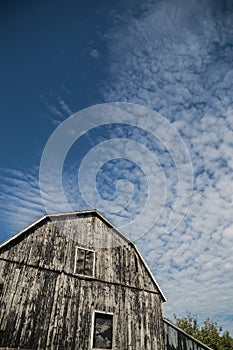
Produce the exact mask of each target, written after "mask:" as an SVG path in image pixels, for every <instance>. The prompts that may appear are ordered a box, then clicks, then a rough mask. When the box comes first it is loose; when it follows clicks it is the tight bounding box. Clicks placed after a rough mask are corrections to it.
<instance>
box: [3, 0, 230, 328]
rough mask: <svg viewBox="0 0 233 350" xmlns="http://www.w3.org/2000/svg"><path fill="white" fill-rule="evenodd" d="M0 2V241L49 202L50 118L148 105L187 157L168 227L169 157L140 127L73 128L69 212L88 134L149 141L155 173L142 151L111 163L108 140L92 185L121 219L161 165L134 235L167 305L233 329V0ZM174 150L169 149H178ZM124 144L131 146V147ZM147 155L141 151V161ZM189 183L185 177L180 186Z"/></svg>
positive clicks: (94, 138)
mask: <svg viewBox="0 0 233 350" xmlns="http://www.w3.org/2000/svg"><path fill="white" fill-rule="evenodd" d="M142 3H143V4H142ZM1 6H2V9H1V11H0V12H1V21H0V29H1V30H0V36H1V43H2V54H1V57H0V63H1V64H0V69H1V87H0V97H1V104H0V113H1V139H0V143H1V164H0V166H1V168H0V171H1V173H0V178H1V182H0V190H1V193H0V216H1V222H0V240H1V241H3V240H4V239H6V238H7V237H9V236H10V235H12V234H13V233H15V232H17V231H19V230H21V229H22V228H23V227H24V226H25V225H27V224H30V223H31V222H32V221H33V220H35V219H37V218H38V217H40V216H41V215H42V214H43V213H44V212H45V208H44V206H43V203H42V201H41V196H40V189H39V167H40V159H41V156H42V152H43V149H44V147H45V145H46V143H47V141H48V139H49V137H50V135H51V133H52V132H53V131H54V130H55V129H56V127H58V125H60V123H62V122H63V121H64V120H66V118H68V117H69V116H70V115H71V114H72V113H76V112H78V111H80V110H81V109H83V108H86V107H89V106H92V105H95V104H100V103H104V102H118V101H120V102H130V103H135V104H139V105H142V106H145V107H150V108H151V109H153V110H154V111H157V112H159V113H160V114H161V115H162V116H164V117H165V118H167V121H168V122H169V123H170V125H171V126H172V127H173V128H175V129H176V130H177V131H178V133H179V134H180V135H181V137H182V138H183V140H184V142H185V144H186V146H187V149H188V151H189V154H190V157H191V163H192V169H193V194H192V199H191V203H190V205H189V210H188V212H187V215H186V216H185V218H184V220H183V221H182V223H181V224H180V225H179V226H178V227H177V228H176V229H175V230H173V231H172V232H170V233H166V230H165V228H166V224H167V223H166V219H167V217H168V216H169V213H168V211H169V210H172V208H173V205H174V200H175V198H176V197H177V182H178V180H179V179H178V177H179V176H178V175H179V174H178V175H177V172H176V171H174V169H175V168H176V164H175V163H176V160H177V159H174V158H173V157H172V156H171V154H170V153H169V152H166V150H165V149H164V145H163V143H162V142H158V139H157V140H156V139H153V137H152V136H151V135H150V134H149V133H147V132H145V131H144V130H142V129H137V128H135V127H131V128H126V127H125V126H122V125H121V124H119V125H115V126H114V127H109V128H108V127H107V126H105V127H100V128H97V129H95V130H94V131H93V132H89V133H87V134H86V135H83V136H82V137H81V138H80V139H79V140H78V142H77V143H76V144H74V146H73V147H72V149H71V150H70V153H69V154H68V156H67V159H66V162H65V163H64V177H63V186H64V191H65V192H66V195H67V198H68V200H69V201H70V202H72V208H73V209H74V210H81V209H85V205H86V204H85V202H84V201H83V200H82V199H80V191H79V189H78V185H77V169H78V167H79V165H80V163H81V161H82V159H83V158H84V157H85V155H86V154H87V155H88V154H89V152H90V150H91V149H93V147H97V146H98V144H100V146H99V148H98V152H99V153H100V154H101V152H102V154H104V152H105V153H106V149H105V148H104V144H105V143H104V142H105V141H107V140H108V139H114V138H117V139H118V140H119V139H121V141H122V142H121V148H120V150H122V152H123V150H125V149H126V148H127V147H128V146H127V145H128V143H127V142H129V141H126V140H125V139H129V140H130V141H131V144H132V142H135V141H137V142H138V143H140V144H142V145H143V147H147V148H148V149H149V151H150V153H151V154H153V156H154V157H156V160H157V163H158V166H157V168H156V170H154V168H153V166H152V164H151V163H148V162H146V161H144V165H145V167H144V168H143V169H141V168H140V167H139V164H140V161H138V163H135V162H130V160H128V159H125V158H124V157H123V158H124V159H122V160H121V161H120V162H117V161H116V159H118V158H119V154H118V153H119V152H116V147H114V146H113V144H112V146H111V147H110V148H109V149H108V157H109V158H108V159H109V160H111V159H112V160H111V161H110V162H108V163H106V164H105V165H104V166H102V167H101V168H100V169H99V172H98V174H96V175H97V180H96V184H97V190H98V191H99V193H101V196H102V198H103V199H104V200H105V201H110V202H109V205H110V204H111V201H114V200H117V203H118V205H120V206H122V207H125V206H126V203H130V205H129V206H128V207H127V208H128V209H127V210H126V211H124V212H120V213H119V215H118V219H119V216H121V215H122V220H123V221H124V222H125V220H126V221H127V220H128V219H129V218H130V217H133V216H136V215H137V213H138V211H139V210H140V208H141V207H142V206H143V205H144V204H145V203H146V200H147V196H146V192H147V187H148V183H149V182H148V181H147V180H146V179H147V177H148V179H149V175H148V174H149V173H150V174H151V172H152V173H153V171H155V172H157V173H156V174H158V176H154V179H155V187H156V186H157V188H159V189H160V188H162V190H161V191H162V192H161V193H162V194H163V190H164V189H165V190H166V200H165V206H164V208H163V209H164V211H163V215H162V218H161V220H160V221H158V222H157V225H156V224H155V225H154V226H153V228H151V229H150V231H149V232H147V233H146V234H145V235H144V236H142V237H141V238H140V239H137V241H136V244H137V246H138V247H139V249H140V250H141V252H142V255H143V256H144V257H145V258H146V261H147V262H148V264H149V266H150V268H151V270H152V272H153V273H154V275H155V277H156V279H157V280H158V282H159V284H160V286H161V288H162V290H163V291H164V293H165V295H166V296H167V298H168V302H167V303H166V304H165V305H164V313H165V315H167V316H168V317H171V316H172V314H173V313H176V314H178V315H179V316H182V315H184V314H185V312H186V311H191V312H193V313H194V314H198V315H200V318H201V319H204V318H207V317H210V318H211V319H213V320H216V321H217V322H218V323H219V324H220V325H223V326H224V327H225V328H227V329H229V330H230V331H231V332H233V312H232V310H233V302H232V291H233V218H232V212H233V206H232V203H233V175H232V169H233V97H232V96H233V63H232V62H233V3H232V1H220V0H219V1H217V0H216V1H213V0H212V1H210V0H209V1H208V0H205V1H194V0H191V1H185V0H175V1H174V0H170V1H169V0H161V1H143V2H142V1H115V2H113V1H102V2H101V4H100V2H95V1H85V4H84V3H83V4H79V2H77V1H73V0H70V1H69V2H65V1H56V2H55V1H49V2H46V1H42V2H40V3H35V2H29V1H26V0H25V1H22V2H20V4H19V3H16V4H15V5H14V6H13V5H10V4H9V5H7V4H5V6H3V5H1ZM155 123H158V120H155ZM145 125H146V120H145ZM168 131H169V130H168ZM165 134H166V130H165ZM157 136H158V135H157ZM160 136H161V139H162V140H163V138H164V137H165V136H166V137H168V138H169V133H168V134H167V135H165V136H164V135H160ZM109 145H110V144H108V146H109ZM171 147H173V149H174V152H175V150H177V147H178V146H177V144H176V143H175V142H174V144H172V145H171ZM127 149H128V148H127ZM117 151H119V149H117ZM130 152H131V154H132V155H133V156H135V155H136V154H138V152H137V150H136V148H135V147H134V149H133V150H132V149H130ZM145 154H146V153H144V151H143V152H142V150H141V151H140V156H141V158H142V159H144V160H145V159H146V158H145ZM133 159H134V158H133ZM137 159H138V158H137ZM93 164H94V163H93ZM160 172H162V173H163V176H162V175H161V173H160ZM184 173H185V171H184ZM164 179H165V180H164ZM89 180H90V179H88V178H87V185H88V186H89V185H90V184H89V182H88V181H89ZM116 180H120V182H118V187H116V183H115V182H114V181H116ZM129 182H130V183H131V185H129ZM189 185H190V179H188V178H185V177H184V180H183V182H182V186H181V188H180V189H181V191H183V192H185V191H190V187H189ZM116 189H117V190H118V191H119V192H118V194H119V193H120V194H121V195H120V196H118V197H117V190H116ZM158 196H159V195H158ZM161 197H162V195H161ZM92 200H93V201H95V197H94V198H92ZM96 202H97V203H98V201H97V198H96ZM161 203H162V202H161ZM161 203H160V202H156V204H157V205H158V208H159V207H160V206H161V205H162V204H161ZM96 209H98V207H97V208H96ZM158 210H159V209H158ZM152 215H153V214H151V213H148V214H147V217H146V218H145V220H150V219H151V216H152ZM108 218H109V219H110V220H112V221H113V223H114V222H115V219H117V218H116V216H115V219H114V215H109V217H108ZM116 222H118V221H117V220H116ZM142 224H143V223H142ZM122 231H123V232H124V233H125V234H128V235H130V234H131V233H130V232H125V231H124V229H123V228H122ZM132 238H133V237H132Z"/></svg>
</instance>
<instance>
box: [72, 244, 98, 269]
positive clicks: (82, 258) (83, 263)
mask: <svg viewBox="0 0 233 350" xmlns="http://www.w3.org/2000/svg"><path fill="white" fill-rule="evenodd" d="M94 259H95V252H94V251H91V250H87V249H83V248H76V262H75V273H76V274H78V275H84V276H93V275H94Z"/></svg>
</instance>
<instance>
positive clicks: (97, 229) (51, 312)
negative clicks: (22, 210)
mask: <svg viewBox="0 0 233 350" xmlns="http://www.w3.org/2000/svg"><path fill="white" fill-rule="evenodd" d="M0 259H1V260H0V264H1V270H0V283H1V316H0V325H1V326H0V327H1V328H0V332H1V333H0V347H2V348H4V347H5V348H6V347H8V348H19V349H62V350H64V349H65V350H68V349H80V350H81V349H82V350H84V349H88V350H89V349H122V350H123V349H124V350H125V349H132V350H136V349H145V350H147V349H148V350H152V349H153V350H155V349H158V350H162V349H164V344H163V318H162V309H161V304H162V302H163V301H165V297H164V295H163V293H162V291H161V290H160V288H159V286H158V284H157V283H156V281H155V279H154V277H153V276H152V274H151V272H150V271H149V269H148V267H147V265H146V264H145V262H144V260H143V259H142V257H141V255H140V253H139V252H138V250H137V248H136V247H135V245H134V244H133V243H132V242H130V241H129V240H128V239H127V238H126V237H125V236H123V235H122V233H120V232H119V231H118V230H117V229H116V228H114V227H113V226H112V225H111V224H110V223H109V222H108V221H107V220H106V219H105V218H103V217H102V216H101V215H100V214H99V213H98V212H97V211H88V212H79V213H71V214H58V215H53V216H51V215H50V216H44V217H43V218H42V219H40V220H38V221H37V222H36V223H34V224H33V225H31V226H30V227H28V228H26V229H25V230H23V231H21V232H20V233H19V234H17V235H16V236H14V237H12V238H11V239H9V240H8V241H6V242H5V243H3V244H2V245H1V246H0Z"/></svg>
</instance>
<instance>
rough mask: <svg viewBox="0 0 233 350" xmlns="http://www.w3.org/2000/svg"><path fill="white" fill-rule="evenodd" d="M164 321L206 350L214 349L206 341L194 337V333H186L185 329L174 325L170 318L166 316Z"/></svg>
mask: <svg viewBox="0 0 233 350" xmlns="http://www.w3.org/2000/svg"><path fill="white" fill-rule="evenodd" d="M163 322H165V323H167V324H168V325H169V326H171V327H172V328H174V329H175V330H177V331H178V332H179V333H182V334H184V335H185V336H186V337H187V338H189V339H191V340H193V341H194V342H195V343H197V344H198V345H200V346H201V347H203V348H204V349H206V350H213V349H212V348H210V347H209V346H207V345H205V344H204V343H202V342H201V341H200V340H197V339H196V338H194V337H193V336H192V335H190V334H188V333H186V332H185V331H183V329H181V328H179V327H177V326H176V325H174V323H172V322H171V321H170V320H168V319H167V318H166V317H163Z"/></svg>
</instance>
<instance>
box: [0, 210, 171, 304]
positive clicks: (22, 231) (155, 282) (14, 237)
mask: <svg viewBox="0 0 233 350" xmlns="http://www.w3.org/2000/svg"><path fill="white" fill-rule="evenodd" d="M90 214H95V215H96V216H97V217H99V218H100V219H101V220H102V221H103V222H105V223H106V224H107V225H108V226H110V227H111V228H113V229H114V231H116V233H117V234H118V235H119V236H120V237H121V238H122V239H123V240H124V241H126V242H127V243H128V244H131V245H132V247H133V248H134V250H135V251H136V253H137V254H138V256H139V258H140V259H141V261H142V263H143V265H144V266H145V269H146V270H147V272H148V273H149V275H150V277H151V279H152V281H153V283H154V284H155V286H156V288H157V289H158V291H159V293H160V295H161V297H162V301H163V302H166V301H167V299H166V297H165V295H164V294H163V292H162V290H161V288H160V287H159V285H158V283H157V281H156V279H155V277H154V275H153V274H152V272H151V271H150V269H149V267H148V265H147V263H146V262H145V260H144V258H143V257H142V255H141V253H140V252H139V250H138V248H137V246H136V245H135V243H134V242H133V241H131V240H129V239H128V238H127V237H126V236H125V235H124V234H123V233H122V232H121V231H120V230H119V229H118V228H117V227H116V226H114V225H113V224H112V223H111V222H110V221H109V220H107V219H106V218H105V217H104V216H103V215H102V214H101V213H100V212H99V211H98V210H96V209H92V210H83V211H76V212H68V213H55V214H45V215H43V216H42V217H41V218H40V219H38V220H36V221H34V222H33V223H32V224H30V225H29V226H27V227H25V228H24V229H23V230H21V231H19V232H18V233H16V234H15V235H13V236H12V237H10V238H8V239H7V240H6V241H4V242H2V243H1V244H0V249H1V248H3V247H5V246H7V245H8V244H9V243H11V242H14V241H15V240H17V239H18V238H20V236H21V235H23V234H24V233H25V232H27V231H28V230H30V229H32V228H33V227H35V226H36V225H38V224H41V223H42V222H43V221H44V220H48V219H51V220H52V219H56V218H62V217H72V216H74V217H75V216H81V215H90Z"/></svg>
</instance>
